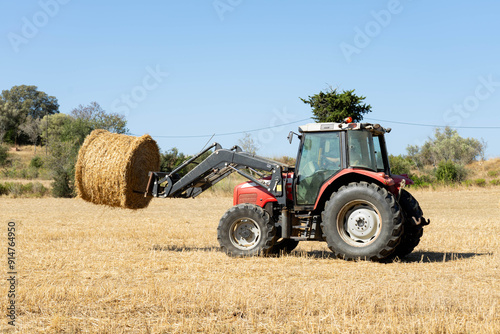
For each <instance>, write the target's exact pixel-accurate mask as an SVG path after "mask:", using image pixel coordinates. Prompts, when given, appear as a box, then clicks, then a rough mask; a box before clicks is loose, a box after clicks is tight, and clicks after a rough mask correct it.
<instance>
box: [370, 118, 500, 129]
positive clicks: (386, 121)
mask: <svg viewBox="0 0 500 334" xmlns="http://www.w3.org/2000/svg"><path fill="white" fill-rule="evenodd" d="M365 119H367V120H371V121H376V122H383V123H394V124H403V125H410V126H423V127H429V128H446V127H450V128H454V129H500V126H451V125H434V124H421V123H410V122H398V121H389V120H384V119H375V118H368V117H366V118H365Z"/></svg>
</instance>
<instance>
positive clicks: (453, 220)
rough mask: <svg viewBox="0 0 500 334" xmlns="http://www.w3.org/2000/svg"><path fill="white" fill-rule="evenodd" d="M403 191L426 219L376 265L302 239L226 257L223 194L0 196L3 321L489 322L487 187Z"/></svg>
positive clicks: (495, 204) (448, 329) (185, 325)
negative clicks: (132, 207) (10, 301)
mask: <svg viewBox="0 0 500 334" xmlns="http://www.w3.org/2000/svg"><path fill="white" fill-rule="evenodd" d="M412 193H413V194H414V196H415V197H416V198H417V199H418V200H419V202H420V203H421V206H422V208H423V210H424V213H425V216H426V217H427V218H430V219H431V221H432V223H431V225H430V226H428V227H426V228H425V232H424V237H423V239H422V242H421V243H420V245H419V246H418V248H417V249H416V251H415V252H414V253H412V254H411V255H410V256H409V257H408V258H407V259H405V260H404V261H397V262H395V263H390V264H380V263H371V262H345V261H342V260H337V259H333V258H332V257H331V255H330V253H329V251H328V249H327V248H326V247H325V244H324V243H313V242H304V243H301V244H300V245H299V247H298V250H297V251H295V252H293V253H292V254H291V255H288V256H283V257H279V258H229V257H227V256H226V255H225V254H223V253H221V252H220V251H219V249H218V243H217V237H216V228H217V224H218V221H219V219H220V217H221V216H222V215H223V213H224V212H225V211H226V210H227V209H228V208H229V207H230V206H231V205H232V199H231V198H228V197H215V196H214V197H203V198H199V199H196V200H173V199H166V200H161V199H158V200H154V201H153V202H152V204H151V205H150V207H149V208H148V209H146V210H142V211H136V212H132V211H127V210H121V209H111V208H107V207H103V206H95V205H92V204H88V203H85V202H83V201H81V200H78V199H52V198H44V199H11V198H0V222H1V224H2V226H3V227H2V228H1V230H2V231H4V232H2V238H1V239H0V240H1V242H2V246H1V247H0V249H4V252H5V254H4V255H3V258H4V260H3V261H2V262H3V263H4V267H5V269H4V271H3V272H4V276H5V275H7V274H6V272H7V264H6V258H7V254H6V253H7V252H6V249H7V239H6V238H7V232H6V231H7V223H8V222H9V221H15V222H16V224H17V233H18V235H17V241H18V242H17V245H16V250H17V252H18V254H19V258H18V260H17V267H18V273H19V274H18V278H19V281H18V286H17V296H16V303H17V307H18V308H17V316H18V318H17V324H16V329H17V330H18V331H19V332H21V333H47V332H48V333H51V332H52V333H87V332H91V333H195V332H199V333H229V332H230V333H491V334H493V333H500V315H499V312H500V241H499V240H500V222H499V217H500V208H499V200H500V190H498V189H497V188H489V189H485V190H484V189H473V190H458V191H457V190H454V191H453V190H439V191H412ZM1 282H2V283H1V286H0V296H1V297H0V300H2V301H3V304H4V305H6V303H7V290H8V287H7V282H6V280H5V279H2V281H1ZM2 309H5V307H4V306H2ZM1 314H2V315H0V316H1V317H2V322H1V324H2V327H1V328H2V329H3V331H5V332H7V331H10V330H12V328H11V326H9V325H7V318H6V316H5V315H3V314H4V312H1Z"/></svg>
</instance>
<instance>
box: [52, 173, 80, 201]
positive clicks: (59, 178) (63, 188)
mask: <svg viewBox="0 0 500 334" xmlns="http://www.w3.org/2000/svg"><path fill="white" fill-rule="evenodd" d="M73 175H74V174H73ZM73 184H74V180H73V179H72V175H71V174H70V173H69V172H67V171H65V170H62V169H61V170H60V171H59V173H57V174H55V175H54V182H52V195H53V196H54V197H64V198H71V197H75V189H74V186H73Z"/></svg>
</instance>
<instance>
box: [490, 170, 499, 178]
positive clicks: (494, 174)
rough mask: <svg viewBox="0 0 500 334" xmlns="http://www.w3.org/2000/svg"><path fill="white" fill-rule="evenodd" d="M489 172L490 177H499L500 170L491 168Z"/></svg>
mask: <svg viewBox="0 0 500 334" xmlns="http://www.w3.org/2000/svg"><path fill="white" fill-rule="evenodd" d="M487 174H488V176H489V177H497V176H498V174H499V172H498V171H497V170H490V171H488V173H487Z"/></svg>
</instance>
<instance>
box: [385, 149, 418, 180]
mask: <svg viewBox="0 0 500 334" xmlns="http://www.w3.org/2000/svg"><path fill="white" fill-rule="evenodd" d="M389 164H390V165H391V173H392V174H394V175H402V174H407V175H410V173H411V170H412V168H413V167H414V164H413V162H412V161H411V159H410V158H408V157H405V156H402V155H392V154H391V155H389Z"/></svg>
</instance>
